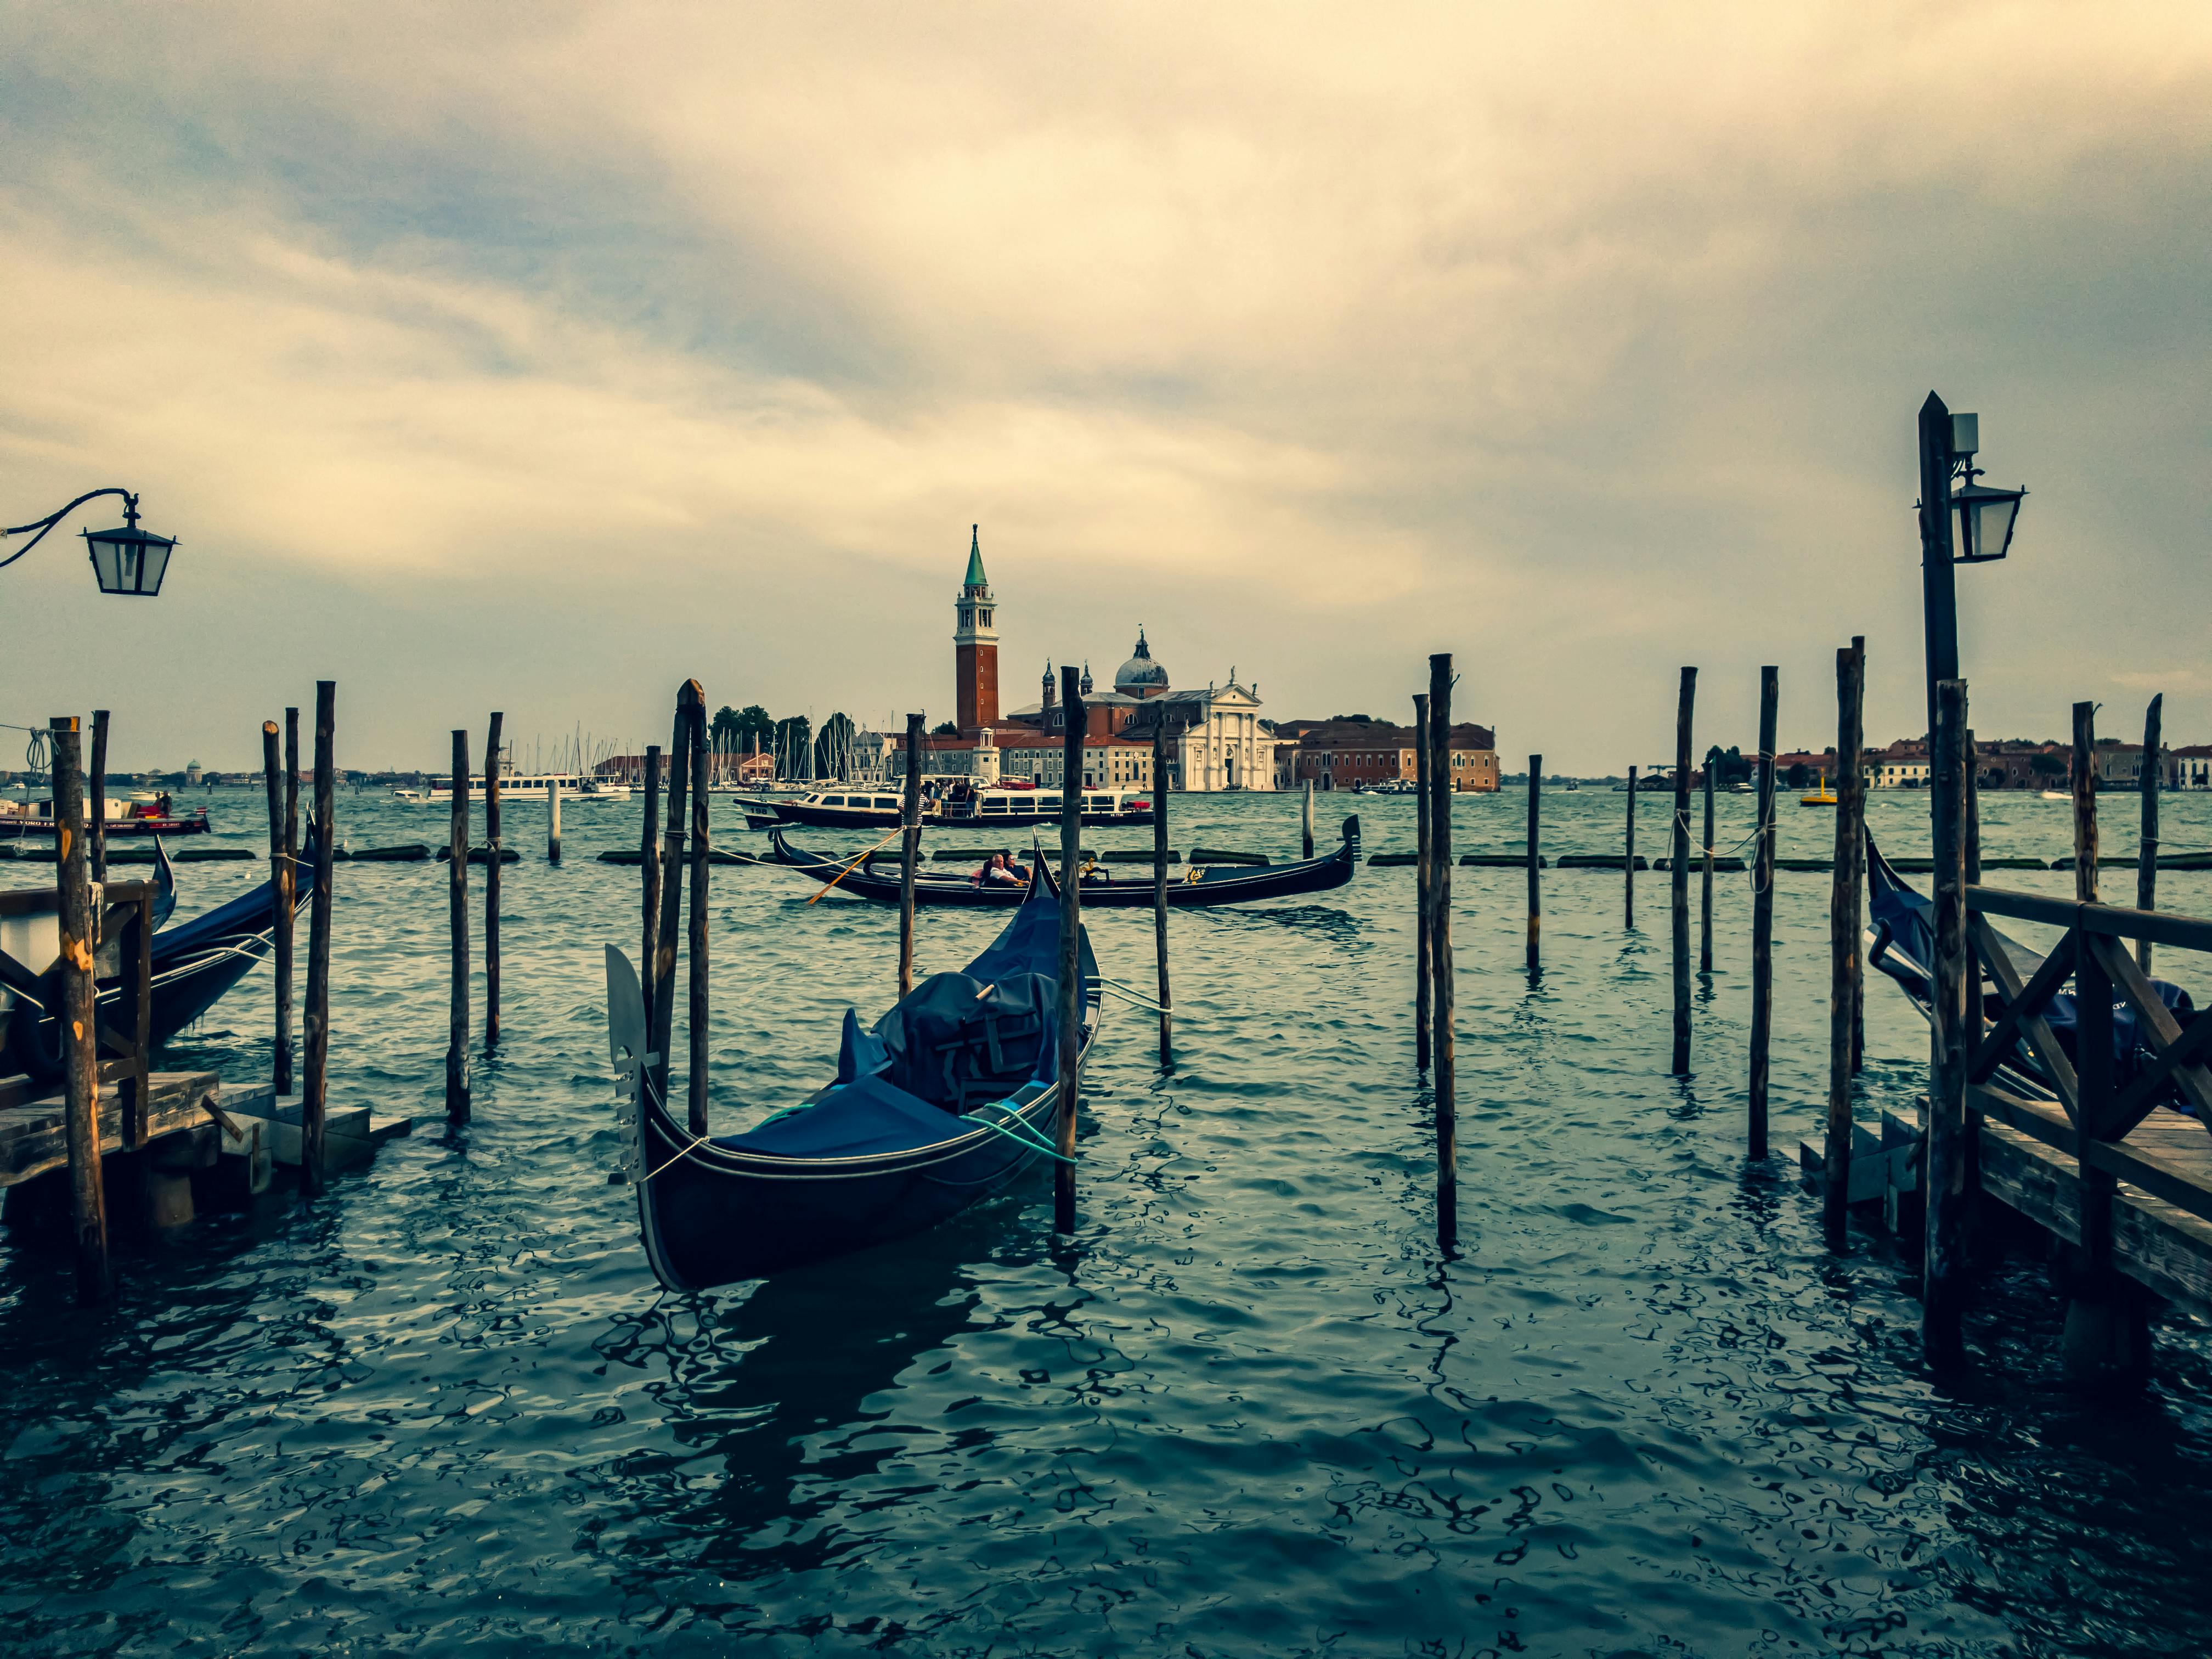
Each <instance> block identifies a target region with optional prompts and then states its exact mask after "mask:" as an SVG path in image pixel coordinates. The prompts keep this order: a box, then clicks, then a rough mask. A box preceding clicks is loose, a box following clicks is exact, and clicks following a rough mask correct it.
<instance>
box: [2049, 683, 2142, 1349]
mask: <svg viewBox="0 0 2212 1659" xmlns="http://www.w3.org/2000/svg"><path fill="white" fill-rule="evenodd" d="M2073 770H2074V777H2073V785H2074V789H2073V793H2074V896H2075V898H2076V899H2077V900H2079V901H2080V902H2081V903H2084V904H2094V903H2096V902H2098V897H2097V848H2098V834H2097V705H2096V704H2095V703H2093V702H2077V703H2075V705H2074V769H2073ZM2095 944H2096V940H2095V936H2094V935H2093V934H2091V933H2089V931H2088V930H2087V928H2086V927H2081V928H2076V929H2075V932H2074V1006H2075V1022H2076V1023H2075V1036H2074V1068H2075V1088H2076V1090H2077V1091H2078V1099H2079V1103H2080V1118H2081V1122H2080V1126H2079V1127H2080V1133H2081V1141H2080V1143H2079V1152H2078V1153H2077V1162H2076V1164H2075V1172H2076V1174H2075V1179H2076V1181H2077V1182H2078V1184H2079V1190H2080V1211H2079V1216H2080V1231H2079V1235H2078V1237H2079V1243H2076V1244H2075V1245H2074V1246H2073V1247H2072V1249H2069V1251H2068V1252H2067V1256H2066V1265H2065V1272H2064V1275H2063V1277H2064V1279H2065V1280H2066V1295H2067V1304H2066V1328H2065V1334H2064V1336H2063V1339H2062V1346H2061V1352H2062V1356H2063V1366H2064V1369H2065V1372H2066V1376H2067V1379H2068V1381H2069V1383H2071V1384H2072V1385H2073V1386H2075V1388H2077V1389H2087V1390H2091V1391H2104V1390H2107V1389H2115V1388H2124V1387H2129V1386H2132V1385H2134V1384H2136V1383H2141V1382H2142V1379H2143V1377H2144V1376H2145V1375H2146V1373H2147V1370H2148V1360H2149V1332H2148V1326H2147V1323H2146V1322H2145V1319H2144V1316H2143V1308H2142V1298H2141V1297H2140V1295H2139V1294H2137V1293H2136V1291H2134V1290H2133V1288H2132V1287H2131V1286H2129V1285H2124V1284H2123V1283H2122V1282H2121V1279H2120V1277H2119V1274H2118V1272H2117V1271H2116V1270H2115V1269H2114V1267H2113V1266H2112V1221H2113V1217H2112V1212H2113V1208H2114V1204H2115V1200H2117V1199H2118V1196H2119V1181H2118V1177H2117V1176H2114V1175H2113V1174H2112V1172H2111V1171H2109V1170H2105V1169H2103V1168H2100V1167H2099V1166H2097V1165H2095V1164H2092V1163H2091V1162H2090V1161H2089V1158H2088V1156H2087V1153H2088V1151H2089V1146H2090V1144H2091V1142H2092V1140H2093V1139H2094V1138H2096V1137H2098V1136H2100V1134H2103V1133H2109V1131H2108V1130H2107V1129H2106V1119H2107V1116H2108V1115H2109V1114H2110V1112H2111V1110H2112V1097H2113V1093H2114V1091H2115V1089H2116V1088H2117V1086H2118V1080H2119V1079H2118V1071H2119V1067H2118V1060H2117V1056H2116V1054H2115V1051H2114V1048H2113V1029H2112V1028H2113V1020H2112V1001H2113V995H2114V987H2113V983H2112V972H2111V970H2110V969H2108V968H2107V967H2106V964H2105V962H2104V960H2103V958H2102V957H2100V956H2099V954H2098V952H2097V951H2096V948H2095ZM2121 960H2122V961H2123V962H2124V961H2125V960H2126V958H2125V957H2122V958H2121Z"/></svg>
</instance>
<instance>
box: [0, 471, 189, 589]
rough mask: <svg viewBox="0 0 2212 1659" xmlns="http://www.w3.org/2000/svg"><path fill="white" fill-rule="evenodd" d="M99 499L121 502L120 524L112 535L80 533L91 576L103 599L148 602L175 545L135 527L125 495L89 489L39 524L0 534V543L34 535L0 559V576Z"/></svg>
mask: <svg viewBox="0 0 2212 1659" xmlns="http://www.w3.org/2000/svg"><path fill="white" fill-rule="evenodd" d="M102 495H120V496H122V497H123V524H122V526H121V527H120V528H118V529H115V530H88V531H86V532H84V544H85V551H86V552H87V554H88V555H89V556H90V557H91V559H92V574H93V575H94V579H95V580H98V581H99V583H100V592H103V593H131V594H137V595H140V596H143V598H146V599H152V598H153V597H154V596H155V594H157V593H159V592H161V578H162V577H163V576H164V575H166V574H167V573H168V568H169V554H170V552H171V551H172V550H173V549H174V548H175V547H176V545H177V544H176V540H175V538H173V537H169V536H156V535H155V534H154V533H153V532H150V531H145V530H141V529H139V527H138V498H137V496H136V495H132V494H131V492H130V491H129V490H127V489H112V488H111V489H94V490H90V491H88V492H87V493H86V494H84V495H80V496H78V497H77V498H76V500H75V501H71V502H70V504H69V505H68V506H67V507H63V508H62V509H61V510H60V511H59V512H57V513H48V514H47V515H46V517H45V518H43V519H33V520H32V521H31V522H30V523H29V524H19V525H16V526H13V527H11V528H9V529H7V530H0V537H6V536H21V535H24V534H26V533H27V532H31V531H34V530H35V531H36V532H38V534H37V535H35V536H33V537H32V538H31V539H30V540H29V541H28V542H27V543H25V544H23V546H21V548H19V549H17V550H15V552H14V553H11V554H9V556H7V557H6V558H4V559H0V570H4V569H6V568H8V567H9V565H11V564H13V563H15V561H16V560H18V559H20V558H21V557H22V556H23V555H24V554H26V553H27V552H29V551H30V550H32V549H33V548H34V547H36V546H37V545H38V544H40V542H41V541H43V540H45V539H46V532H48V531H50V530H52V528H53V527H54V526H56V525H58V524H59V523H60V522H61V521H62V520H64V519H66V518H67V517H69V515H70V513H74V512H76V510H77V508H79V507H82V506H83V505H84V504H85V503H86V502H87V501H98V500H99V499H100V497H101V496H102Z"/></svg>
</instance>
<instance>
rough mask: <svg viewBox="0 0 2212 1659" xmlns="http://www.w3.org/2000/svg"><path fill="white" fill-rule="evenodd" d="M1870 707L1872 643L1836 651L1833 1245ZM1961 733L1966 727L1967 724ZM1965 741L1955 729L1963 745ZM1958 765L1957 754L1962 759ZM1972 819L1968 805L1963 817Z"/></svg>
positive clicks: (1846, 1188) (1852, 1008)
mask: <svg viewBox="0 0 2212 1659" xmlns="http://www.w3.org/2000/svg"><path fill="white" fill-rule="evenodd" d="M1865 706H1866V641H1865V640H1864V639H1863V638H1856V637H1855V638H1854V639H1853V640H1852V641H1851V642H1850V645H1848V646H1846V647H1844V648H1843V649H1842V650H1840V651H1838V652H1837V653H1836V847H1835V871H1834V874H1833V877H1832V881H1831V884H1830V886H1829V889H1828V1121H1827V1135H1826V1142H1825V1144H1824V1146H1823V1150H1822V1152H1821V1167H1822V1171H1823V1173H1824V1175H1825V1176H1826V1190H1825V1192H1824V1193H1823V1194H1822V1204H1821V1209H1820V1219H1821V1227H1822V1230H1823V1231H1824V1233H1825V1235H1826V1239H1827V1244H1828V1248H1829V1249H1832V1250H1839V1249H1843V1247H1844V1222H1845V1221H1846V1219H1847V1218H1848V1217H1849V1214H1850V1196H1851V1051H1852V1036H1851V1031H1852V1026H1853V1024H1854V1023H1855V1021H1856V1020H1857V1016H1858V997H1859V989H1860V987H1859V906H1860V903H1861V896H1862V895H1863V893H1864V891H1865V886H1866V884H1865V878H1864V876H1863V873H1862V871H1861V868H1860V860H1862V859H1863V858H1864V857H1865V854H1866V785H1865V775H1864V769H1863V766H1862V764H1861V761H1860V751H1861V750H1862V749H1863V746H1864V745H1863V742H1862V740H1861V738H1862V732H1863V719H1864V713H1865ZM1964 730H1965V728H1964V727H1963V726H1961V727H1960V732H1963V731H1964ZM1960 741H1962V739H1961V738H1960V737H1959V736H1958V734H1955V733H1954V736H1953V743H1954V747H1955V746H1956V745H1957V744H1958V743H1959V742H1960ZM1953 758H1954V763H1955V761H1956V757H1955V756H1954V757H1953ZM1965 822H1966V811H1965V808H1964V807H1961V808H1960V825H1961V826H1962V828H1963V826H1964V824H1965Z"/></svg>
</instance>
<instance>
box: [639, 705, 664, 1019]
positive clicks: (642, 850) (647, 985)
mask: <svg viewBox="0 0 2212 1659" xmlns="http://www.w3.org/2000/svg"><path fill="white" fill-rule="evenodd" d="M644 784H645V833H644V836H643V838H642V841H641V845H640V847H639V848H638V860H637V861H638V866H639V868H640V869H641V871H642V872H643V873H644V877H645V924H644V930H643V934H642V937H641V940H640V943H639V948H638V953H637V959H638V960H639V961H640V962H641V963H643V964H644V966H645V971H644V972H643V973H642V974H641V975H639V978H641V980H643V981H644V985H643V987H642V988H643V990H644V992H645V1030H646V1040H647V1048H648V1049H650V1048H651V1045H652V1033H653V1029H654V1027H653V964H654V963H656V962H658V961H659V959H660V745H659V744H657V743H649V744H647V745H646V746H645V778H644ZM652 1052H654V1053H658V1052H659V1050H657V1049H653V1050H652Z"/></svg>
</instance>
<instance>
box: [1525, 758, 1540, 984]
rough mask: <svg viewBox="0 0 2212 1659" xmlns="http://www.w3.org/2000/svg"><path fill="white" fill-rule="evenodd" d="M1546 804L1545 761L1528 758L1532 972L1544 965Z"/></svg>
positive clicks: (1530, 966)
mask: <svg viewBox="0 0 2212 1659" xmlns="http://www.w3.org/2000/svg"><path fill="white" fill-rule="evenodd" d="M1543 801H1544V757H1542V756H1541V755H1531V756H1529V757H1528V971H1529V972H1530V973H1532V974H1533V973H1535V972H1537V971H1538V970H1540V969H1541V968H1542V967H1543V965H1544V949H1543V945H1544V889H1543V883H1542V881H1541V878H1540V876H1539V875H1538V870H1539V868H1540V867H1541V865H1542V864H1543V861H1544V860H1543V854H1542V852H1541V848H1542V846H1543V836H1542V834H1541V829H1540V825H1539V818H1538V814H1539V813H1540V812H1541V810H1542V807H1543Z"/></svg>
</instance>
